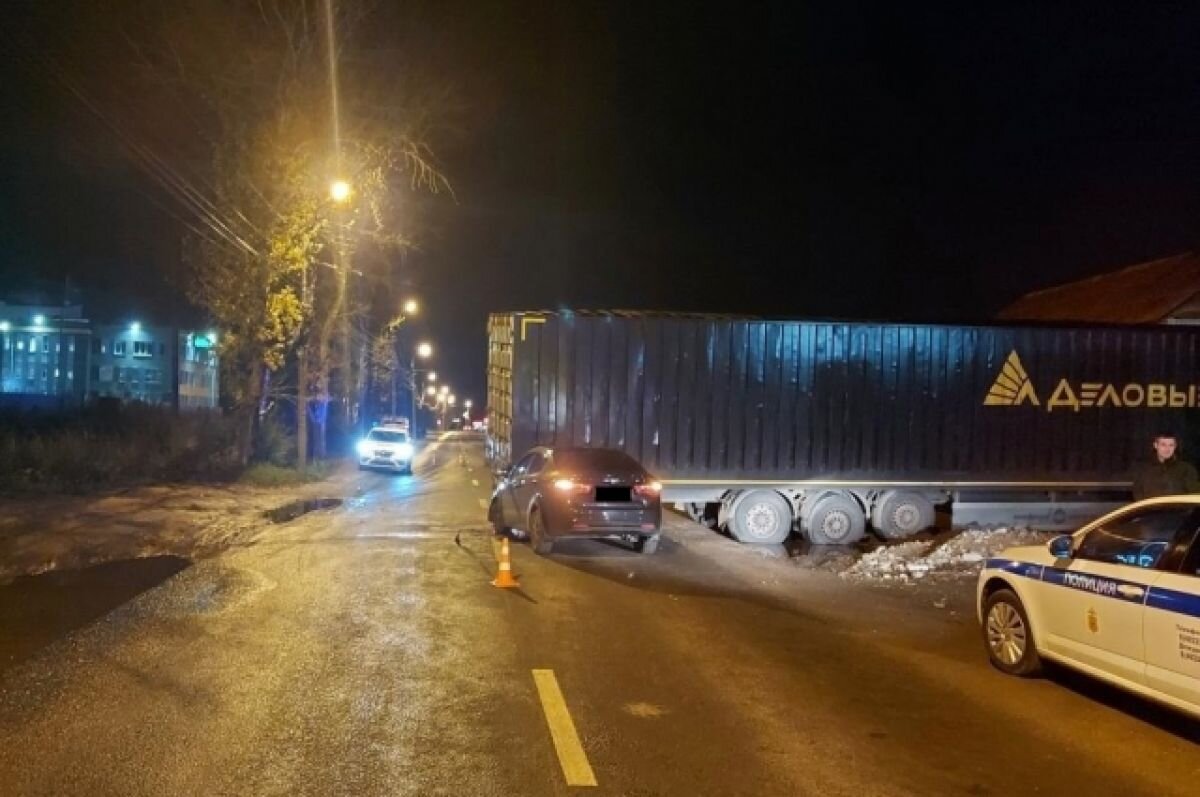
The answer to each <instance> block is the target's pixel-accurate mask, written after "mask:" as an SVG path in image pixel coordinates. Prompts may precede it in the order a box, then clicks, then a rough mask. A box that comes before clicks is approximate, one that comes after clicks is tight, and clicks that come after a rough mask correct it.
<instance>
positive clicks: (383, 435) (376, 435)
mask: <svg viewBox="0 0 1200 797" xmlns="http://www.w3.org/2000/svg"><path fill="white" fill-rule="evenodd" d="M367 439H368V440H374V441H376V442H379V443H407V442H408V433H406V432H392V431H388V430H387V429H372V430H371V433H370V434H368V435H367Z"/></svg>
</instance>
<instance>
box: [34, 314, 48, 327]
mask: <svg viewBox="0 0 1200 797" xmlns="http://www.w3.org/2000/svg"><path fill="white" fill-rule="evenodd" d="M45 323H46V316H44V315H42V314H41V313H38V314H37V315H35V316H34V317H33V325H34V326H35V327H40V326H41V325H42V324H45Z"/></svg>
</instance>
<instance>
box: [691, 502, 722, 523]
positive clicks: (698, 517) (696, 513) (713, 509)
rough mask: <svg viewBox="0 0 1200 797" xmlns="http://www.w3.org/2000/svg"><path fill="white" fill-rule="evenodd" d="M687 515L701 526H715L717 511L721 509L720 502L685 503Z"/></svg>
mask: <svg viewBox="0 0 1200 797" xmlns="http://www.w3.org/2000/svg"><path fill="white" fill-rule="evenodd" d="M685 508H686V510H687V516H688V517H690V518H691V519H692V520H694V521H695V522H697V523H699V524H700V525H701V526H707V527H708V528H710V529H715V528H716V527H717V518H718V513H719V512H720V510H721V505H720V504H686V505H685Z"/></svg>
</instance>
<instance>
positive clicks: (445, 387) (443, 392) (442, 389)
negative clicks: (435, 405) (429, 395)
mask: <svg viewBox="0 0 1200 797" xmlns="http://www.w3.org/2000/svg"><path fill="white" fill-rule="evenodd" d="M449 393H450V386H449V385H442V386H441V387H440V388H439V389H438V394H439V395H442V396H445V395H448V394H449Z"/></svg>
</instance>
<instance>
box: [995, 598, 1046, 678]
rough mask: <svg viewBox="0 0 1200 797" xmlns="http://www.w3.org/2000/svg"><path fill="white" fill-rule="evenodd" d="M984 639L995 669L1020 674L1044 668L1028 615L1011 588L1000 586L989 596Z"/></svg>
mask: <svg viewBox="0 0 1200 797" xmlns="http://www.w3.org/2000/svg"><path fill="white" fill-rule="evenodd" d="M983 641H984V644H985V645H986V646H987V651H988V658H990V659H991V661H992V664H993V666H995V667H996V669H998V670H1000V671H1002V672H1006V673H1008V674H1009V675H1019V676H1028V675H1034V674H1036V673H1037V672H1039V671H1040V670H1041V666H1042V663H1041V659H1040V658H1039V657H1038V652H1037V647H1036V646H1035V645H1034V643H1033V632H1032V631H1031V630H1030V627H1029V615H1027V614H1026V613H1025V606H1024V605H1023V604H1022V603H1021V599H1020V598H1018V597H1017V595H1016V593H1014V592H1013V591H1012V590H1007V589H1000V590H996V591H995V592H993V593H992V594H991V595H989V596H988V598H987V602H986V603H985V604H984V607H983Z"/></svg>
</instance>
